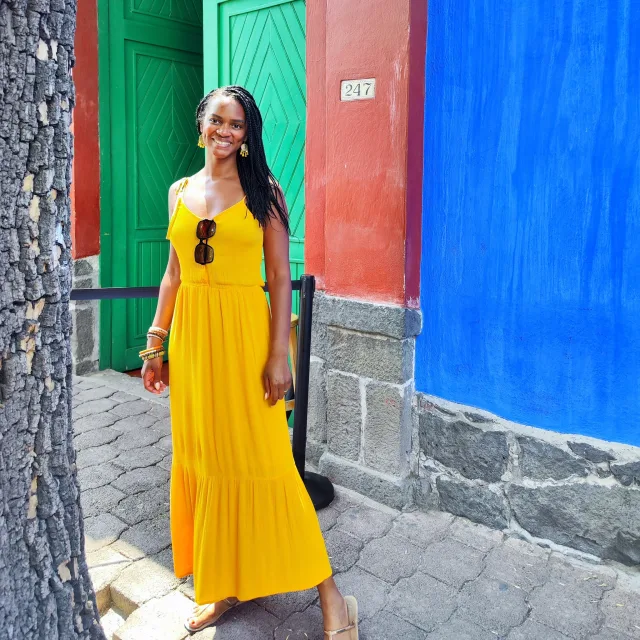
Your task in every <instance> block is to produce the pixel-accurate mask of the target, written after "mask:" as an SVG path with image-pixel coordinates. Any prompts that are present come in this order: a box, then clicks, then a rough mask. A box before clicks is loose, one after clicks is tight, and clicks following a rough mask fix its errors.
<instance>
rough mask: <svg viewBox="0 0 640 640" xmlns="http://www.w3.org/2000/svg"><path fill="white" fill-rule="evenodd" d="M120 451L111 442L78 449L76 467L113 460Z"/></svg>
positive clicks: (80, 467)
mask: <svg viewBox="0 0 640 640" xmlns="http://www.w3.org/2000/svg"><path fill="white" fill-rule="evenodd" d="M119 453H120V452H119V451H118V450H117V449H116V448H115V446H114V445H112V444H103V445H101V446H99V447H91V448H90V449H83V450H82V451H78V456H77V458H76V463H77V465H78V469H86V468H87V467H92V466H94V465H96V464H104V463H105V462H110V461H111V460H113V459H114V458H115V457H116V456H117V455H118V454H119Z"/></svg>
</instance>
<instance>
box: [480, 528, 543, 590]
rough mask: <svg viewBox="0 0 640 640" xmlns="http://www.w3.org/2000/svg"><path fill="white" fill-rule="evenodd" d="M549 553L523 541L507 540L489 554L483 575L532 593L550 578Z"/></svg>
mask: <svg viewBox="0 0 640 640" xmlns="http://www.w3.org/2000/svg"><path fill="white" fill-rule="evenodd" d="M547 558H548V552H547V551H544V550H542V549H540V548H539V547H536V546H534V545H532V544H529V543H527V542H523V541H522V540H516V539H515V538H507V540H506V541H505V542H504V543H503V544H501V545H500V546H498V547H495V548H494V549H493V550H492V551H490V552H489V555H488V556H487V558H486V569H485V572H484V573H483V575H484V576H485V577H487V578H495V579H496V580H501V581H503V582H508V583H509V584H510V585H513V586H515V587H519V588H520V589H524V590H525V591H531V589H533V587H537V586H540V585H542V584H544V583H545V582H546V581H547V579H548V578H549V567H548V561H547Z"/></svg>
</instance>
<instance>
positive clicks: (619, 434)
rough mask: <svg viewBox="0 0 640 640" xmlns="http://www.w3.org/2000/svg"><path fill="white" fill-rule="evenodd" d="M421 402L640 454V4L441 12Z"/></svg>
mask: <svg viewBox="0 0 640 640" xmlns="http://www.w3.org/2000/svg"><path fill="white" fill-rule="evenodd" d="M426 89H427V103H426V127H425V173H424V176H425V178H424V185H425V191H424V220H423V234H424V237H423V254H422V275H421V278H422V282H421V287H422V288H421V303H422V310H423V312H424V330H423V332H422V335H421V336H420V337H419V339H418V345H417V362H416V378H417V388H418V390H420V391H424V392H427V393H431V394H434V395H437V396H440V397H443V398H447V399H450V400H454V401H458V402H462V403H465V404H470V405H474V406H477V407H482V408H485V409H488V410H490V411H492V412H494V413H497V414H498V415H500V416H503V417H505V418H508V419H511V420H515V421H517V422H522V423H525V424H530V425H533V426H538V427H542V428H546V429H552V430H555V431H561V432H566V433H581V434H585V435H589V436H594V437H598V438H603V439H606V440H612V441H617V442H626V443H630V444H634V445H640V163H639V161H638V155H639V153H640V2H637V1H636V0H619V1H615V0H574V1H572V0H540V1H539V2H524V1H521V2H504V1H501V0H477V1H474V2H467V1H465V0H447V1H446V2H444V1H443V0H430V2H429V35H428V42H427V77H426Z"/></svg>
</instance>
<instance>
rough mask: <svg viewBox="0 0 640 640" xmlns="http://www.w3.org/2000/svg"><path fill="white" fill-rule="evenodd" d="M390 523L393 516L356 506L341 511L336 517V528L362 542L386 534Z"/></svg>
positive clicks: (377, 510)
mask: <svg viewBox="0 0 640 640" xmlns="http://www.w3.org/2000/svg"><path fill="white" fill-rule="evenodd" d="M392 523H393V516H392V515H391V514H390V513H387V512H385V511H381V510H379V509H371V508H370V507H365V506H364V505H358V506H355V507H351V508H350V509H347V510H346V511H343V512H342V513H341V514H340V516H339V517H338V524H337V526H338V528H340V529H342V530H343V531H346V532H347V533H350V534H351V535H352V536H355V537H356V538H359V539H360V540H362V541H363V542H368V541H369V540H373V539H374V538H379V537H381V536H383V535H384V534H385V533H387V531H389V529H390V528H391V525H392Z"/></svg>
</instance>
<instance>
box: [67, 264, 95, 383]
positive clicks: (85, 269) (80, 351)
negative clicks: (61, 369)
mask: <svg viewBox="0 0 640 640" xmlns="http://www.w3.org/2000/svg"><path fill="white" fill-rule="evenodd" d="M99 286H100V258H99V256H90V257H88V258H80V259H78V260H74V263H73V288H74V289H96V288H98V287H99ZM70 308H71V315H72V317H73V333H72V334H71V354H72V361H73V373H74V374H75V375H78V376H83V375H87V374H89V373H94V372H96V371H98V370H99V368H100V352H99V345H100V303H99V302H98V301H97V300H88V301H86V302H71V303H70Z"/></svg>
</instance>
